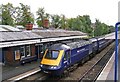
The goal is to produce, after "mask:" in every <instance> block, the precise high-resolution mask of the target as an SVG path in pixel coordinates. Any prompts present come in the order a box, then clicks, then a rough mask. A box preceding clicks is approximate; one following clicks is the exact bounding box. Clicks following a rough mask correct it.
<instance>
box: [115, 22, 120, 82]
mask: <svg viewBox="0 0 120 82" xmlns="http://www.w3.org/2000/svg"><path fill="white" fill-rule="evenodd" d="M118 25H120V22H118V23H116V24H115V77H114V80H115V82H117V80H118Z"/></svg>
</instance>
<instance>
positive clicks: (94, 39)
mask: <svg viewBox="0 0 120 82" xmlns="http://www.w3.org/2000/svg"><path fill="white" fill-rule="evenodd" d="M89 41H91V42H95V41H97V39H96V38H91V39H89Z"/></svg>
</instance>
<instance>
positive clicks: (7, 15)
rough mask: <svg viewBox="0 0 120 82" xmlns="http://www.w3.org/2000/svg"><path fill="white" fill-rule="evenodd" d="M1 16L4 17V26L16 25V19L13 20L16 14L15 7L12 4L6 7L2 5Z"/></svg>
mask: <svg viewBox="0 0 120 82" xmlns="http://www.w3.org/2000/svg"><path fill="white" fill-rule="evenodd" d="M0 10H1V11H0V13H1V14H0V15H1V16H2V17H1V18H2V23H1V24H2V25H11V26H13V25H14V19H13V17H12V16H13V13H14V7H13V5H12V4H11V3H8V4H6V5H3V4H2V5H1V7H0Z"/></svg>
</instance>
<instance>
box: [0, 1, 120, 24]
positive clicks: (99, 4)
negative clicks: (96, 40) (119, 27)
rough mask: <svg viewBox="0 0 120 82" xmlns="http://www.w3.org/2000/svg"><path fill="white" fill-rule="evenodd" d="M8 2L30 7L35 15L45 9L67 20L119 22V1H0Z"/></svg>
mask: <svg viewBox="0 0 120 82" xmlns="http://www.w3.org/2000/svg"><path fill="white" fill-rule="evenodd" d="M8 2H9V3H12V4H13V5H14V6H19V3H23V4H25V5H30V7H31V12H32V13H34V15H36V11H37V10H38V8H39V7H44V8H45V11H46V12H47V13H49V14H59V15H60V14H64V15H65V16H66V17H67V18H70V17H76V16H77V15H90V17H91V20H92V22H95V18H97V19H99V20H100V21H101V22H105V23H106V24H108V25H114V24H115V23H116V22H117V21H118V2H119V0H0V3H2V4H6V3H8ZM35 17H36V16H35Z"/></svg>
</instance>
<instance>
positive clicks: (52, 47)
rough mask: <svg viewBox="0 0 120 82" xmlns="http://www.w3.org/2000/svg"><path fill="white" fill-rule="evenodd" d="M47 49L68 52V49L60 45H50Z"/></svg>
mask: <svg viewBox="0 0 120 82" xmlns="http://www.w3.org/2000/svg"><path fill="white" fill-rule="evenodd" d="M48 49H49V50H68V49H70V47H69V46H67V45H65V44H61V43H60V44H54V45H51V46H50V47H49V48H48Z"/></svg>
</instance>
